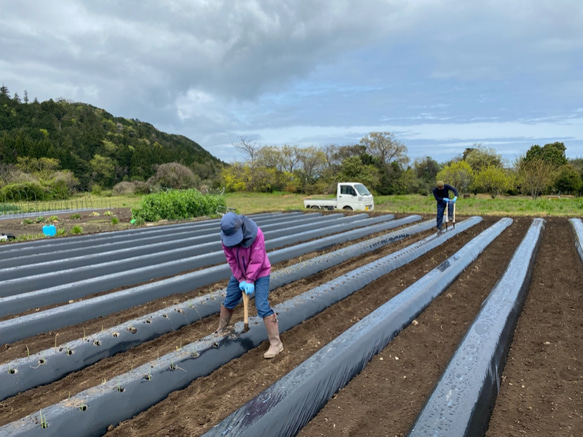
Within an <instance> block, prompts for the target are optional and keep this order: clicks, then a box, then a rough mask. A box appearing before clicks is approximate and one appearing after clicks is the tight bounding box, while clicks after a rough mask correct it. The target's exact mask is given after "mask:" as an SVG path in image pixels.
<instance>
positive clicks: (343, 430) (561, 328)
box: [0, 209, 583, 437]
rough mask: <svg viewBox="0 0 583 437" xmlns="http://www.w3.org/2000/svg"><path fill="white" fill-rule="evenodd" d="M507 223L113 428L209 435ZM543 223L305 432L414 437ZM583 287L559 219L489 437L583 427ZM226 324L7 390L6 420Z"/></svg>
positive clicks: (24, 346) (126, 315) (68, 335)
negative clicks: (423, 412) (461, 346)
mask: <svg viewBox="0 0 583 437" xmlns="http://www.w3.org/2000/svg"><path fill="white" fill-rule="evenodd" d="M112 212H114V214H115V215H116V216H118V217H124V218H123V219H122V218H120V224H121V225H122V226H125V221H127V223H128V224H127V226H130V225H129V215H128V214H129V210H125V211H124V210H121V209H120V210H116V211H112ZM124 214H125V215H124ZM96 219H99V217H95V216H90V215H88V214H85V215H82V217H81V218H80V219H77V222H76V223H79V222H80V223H82V224H81V225H80V226H82V227H83V229H84V233H86V232H103V231H109V230H113V229H111V228H112V226H113V225H111V223H107V222H106V223H104V222H99V221H97V220H96ZM101 219H103V217H102V216H101ZM498 219H499V218H497V217H484V221H483V222H482V223H480V224H479V225H477V226H474V227H473V228H471V229H470V230H468V231H466V232H464V233H462V234H461V235H459V236H456V237H455V238H452V239H451V240H449V241H448V242H446V243H445V244H443V245H442V246H441V247H439V248H437V249H435V250H433V251H431V252H430V253H428V254H427V255H425V256H423V257H421V258H419V259H418V260H416V261H414V262H412V263H410V264H408V265H406V266H404V267H402V268H400V269H398V270H396V271H394V272H392V273H390V274H388V275H386V276H385V277H383V278H382V279H380V280H378V281H376V282H374V283H372V284H370V285H369V286H367V287H365V288H363V289H362V290H360V291H359V292H357V293H355V294H354V295H353V296H351V297H349V298H348V299H345V300H344V301H342V302H340V303H338V304H336V305H334V306H333V307H331V308H328V309H327V310H325V311H323V312H322V313H320V314H318V315H317V316H316V317H313V318H311V319H309V320H306V321H305V322H304V323H302V324H301V325H299V326H296V327H295V328H293V329H291V330H290V331H287V332H285V333H283V334H282V336H281V338H282V341H283V342H284V345H285V350H284V351H283V352H282V353H281V354H280V355H279V356H278V357H276V358H275V359H273V360H264V359H263V357H262V355H263V352H264V351H265V349H266V348H267V345H266V344H263V345H262V346H260V347H259V348H257V349H256V350H253V351H251V352H249V353H247V354H245V355H243V356H242V357H240V358H239V359H236V360H233V361H231V362H229V363H228V364H226V365H224V366H222V367H221V368H219V369H218V370H217V371H215V372H213V373H212V374H211V375H209V376H207V377H205V378H199V379H197V380H195V381H193V382H192V383H191V384H190V385H189V386H188V387H187V388H185V389H184V390H180V391H176V392H174V393H172V394H170V395H169V396H168V398H167V399H165V400H164V401H162V402H160V403H158V404H156V405H154V406H152V407H151V408H149V409H148V410H146V411H144V412H142V413H140V414H138V415H137V416H136V417H134V418H133V419H131V420H128V421H125V422H123V423H121V424H119V425H118V426H115V427H111V429H110V430H109V431H108V433H107V434H106V435H107V436H198V435H201V434H203V433H205V432H206V431H208V430H209V429H210V428H211V427H212V426H214V425H215V424H217V423H218V422H220V421H221V420H222V419H224V418H225V417H226V416H228V415H229V414H230V413H231V412H233V411H234V410H235V409H237V408H238V407H240V406H242V405H244V404H245V403H246V402H247V401H249V400H251V399H252V398H253V397H255V396H256V395H258V394H259V393H260V392H261V391H263V390H264V389H265V388H266V387H267V386H269V385H270V384H272V383H274V382H275V381H277V380H278V379H279V378H281V377H282V376H283V375H285V374H286V373H288V372H289V371H290V370H291V369H293V368H294V367H296V366H298V365H299V364H300V363H302V362H303V361H304V360H306V359H307V358H308V357H310V356H311V355H312V354H313V353H314V352H316V351H317V350H318V349H320V348H321V347H323V346H324V345H326V344H327V343H328V342H330V341H331V340H333V339H334V338H335V337H337V336H338V335H339V334H340V333H342V332H343V331H345V330H346V329H348V328H349V327H350V326H352V325H353V324H354V323H356V322H358V321H359V320H360V319H362V318H363V317H365V316H366V315H368V314H369V313H370V312H372V311H374V310H375V309H376V308H378V307H379V306H380V305H382V304H384V303H385V302H387V301H388V300H389V299H391V298H392V297H393V296H395V295H396V294H398V293H399V292H401V291H403V290H404V289H405V288H406V287H408V286H409V285H411V284H413V283H414V282H415V281H416V280H418V279H419V278H420V277H421V276H423V275H424V274H426V273H427V272H429V271H430V270H432V269H433V268H435V267H436V266H437V265H439V264H440V263H441V262H443V261H444V260H445V259H447V258H448V257H449V256H451V255H453V254H454V253H455V252H456V251H457V250H459V249H460V248H461V247H463V245H465V244H466V243H467V242H468V241H469V240H471V239H472V238H473V237H475V236H476V235H478V234H479V233H480V232H481V231H483V230H484V229H485V228H487V227H488V226H490V225H492V224H493V223H495V222H496V221H497V220H498ZM12 222H14V223H12ZM531 222H532V219H531V218H527V217H519V218H515V219H514V222H513V224H512V225H511V226H510V227H509V228H508V229H507V230H505V231H504V232H503V233H502V235H501V236H500V237H498V238H497V239H496V240H495V241H494V242H493V243H492V244H491V245H490V246H489V247H488V248H487V249H486V250H485V251H484V253H483V254H482V255H481V256H480V257H479V258H478V259H477V260H476V261H475V262H474V263H472V264H471V265H470V266H469V267H468V268H467V269H466V270H465V271H464V272H463V273H462V275H460V277H459V278H458V280H457V281H455V282H454V283H453V284H452V286H451V287H449V288H448V290H446V292H444V293H443V294H442V295H441V296H439V297H438V298H437V299H435V301H434V302H433V303H432V304H431V305H430V306H429V307H428V308H427V309H426V310H425V311H424V312H423V313H422V314H421V315H420V316H419V318H418V319H417V320H416V323H414V324H412V325H411V326H409V327H408V328H406V329H405V330H403V331H402V332H401V333H400V334H399V335H398V336H397V337H396V338H395V339H394V340H393V341H392V342H391V343H390V344H389V345H388V346H387V347H386V348H385V349H384V350H383V351H382V352H381V353H379V354H378V355H377V356H375V357H374V358H373V359H372V360H371V362H370V363H369V364H368V366H367V367H366V369H365V370H364V371H363V372H362V373H361V374H360V375H358V376H356V377H355V378H354V379H353V380H352V381H351V382H350V383H349V384H348V385H347V386H346V387H345V388H344V389H342V390H340V391H339V392H338V393H337V394H336V395H335V396H334V397H333V399H331V400H330V401H329V402H328V404H327V405H326V406H325V407H324V408H323V409H322V410H321V411H320V412H319V413H318V415H317V416H316V417H314V419H313V420H312V421H311V422H310V423H309V424H308V425H307V426H305V427H304V429H303V430H301V431H300V433H299V435H300V436H306V437H311V436H391V437H393V436H403V435H405V434H406V433H407V431H408V430H409V428H410V427H411V425H412V423H413V421H414V420H415V418H416V416H417V414H418V413H419V411H420V409H421V408H422V406H423V404H424V402H425V400H426V399H427V397H428V396H429V395H430V394H431V391H432V389H433V386H434V384H435V383H436V382H437V380H438V379H439V376H440V375H441V373H442V372H443V370H444V369H445V367H446V366H447V363H448V361H449V359H450V358H451V355H452V354H453V352H454V351H455V349H456V347H457V344H458V343H459V341H460V340H461V338H462V337H463V335H464V334H465V332H466V330H467V328H468V326H469V325H470V324H471V323H472V321H473V319H474V317H475V316H476V314H477V313H478V311H479V309H480V306H481V304H482V302H483V300H484V299H485V298H486V296H487V295H488V293H489V292H490V291H491V289H492V288H493V287H494V286H495V284H496V282H497V281H498V279H499V278H500V277H501V276H502V274H503V273H504V271H505V269H506V266H507V265H508V263H509V261H510V259H511V258H512V255H513V253H514V250H515V249H516V247H517V246H518V245H519V244H520V242H521V241H522V238H523V237H524V235H525V234H526V232H527V230H528V228H529V226H530V224H531ZM26 226H31V225H24V224H22V223H17V222H16V221H0V232H4V233H8V232H10V233H14V234H17V235H18V233H19V232H23V230H24V229H27V228H26ZM115 226H117V225H115ZM85 230H87V231H86V232H85ZM421 237H422V236H418V237H415V238H411V239H407V240H405V241H402V242H399V243H397V244H394V245H390V246H388V247H387V248H384V249H380V250H378V251H376V252H375V253H373V254H370V255H368V256H364V257H359V258H358V259H354V260H351V261H349V262H346V263H344V264H342V265H340V266H337V267H334V268H331V269H329V270H327V271H324V272H321V273H319V274H317V275H314V276H312V277H310V278H307V279H304V280H301V281H297V282H295V283H293V284H289V285H287V286H285V287H281V288H279V289H276V290H274V291H273V292H272V293H271V297H270V302H271V304H272V305H276V304H278V303H280V302H283V301H285V300H287V299H289V298H290V297H292V296H295V295H297V294H300V293H302V292H304V291H306V290H308V289H311V288H313V287H315V286H317V285H319V284H321V283H324V282H327V281H329V280H331V279H333V278H335V277H337V276H338V275H340V274H342V273H344V272H347V271H349V270H352V269H355V268H357V267H359V266H361V265H364V264H366V263H369V262H372V261H374V260H375V259H377V258H379V257H381V256H385V255H387V254H388V253H391V252H394V251H396V250H398V249H400V248H402V247H404V246H406V245H409V244H411V243H412V242H413V241H415V240H416V239H419V238H421ZM72 238H73V237H72ZM0 250H1V246H0ZM293 262H295V260H291V261H289V262H287V263H282V264H278V265H275V266H274V270H276V269H278V268H282V267H283V266H285V265H288V264H291V263H293ZM224 286H225V282H221V283H217V284H214V285H213V286H212V287H211V288H212V289H220V288H222V287H224ZM208 292H209V288H208V287H206V288H205V289H204V290H197V289H194V290H192V291H191V292H190V293H188V294H185V295H179V296H172V297H170V298H166V299H164V300H163V301H162V300H160V301H154V302H150V303H148V304H146V305H142V306H139V307H136V308H132V309H130V310H127V311H123V312H120V313H117V314H114V315H111V316H107V317H103V318H99V319H97V320H93V321H89V322H87V323H84V324H81V325H77V326H73V327H70V328H66V329H62V330H59V331H57V332H49V333H45V334H42V335H39V336H37V337H34V338H29V339H26V340H23V341H21V342H16V343H13V344H10V345H5V346H4V347H2V349H1V350H0V362H6V361H9V360H12V359H15V358H17V357H21V356H26V354H27V353H34V352H37V351H40V350H43V349H47V348H50V347H53V346H54V345H55V342H57V343H59V344H61V343H64V342H66V341H69V340H72V339H75V338H80V337H82V336H83V335H84V334H85V333H87V334H89V333H90V332H97V331H99V330H100V329H101V328H102V327H103V326H105V327H109V326H114V325H116V324H118V323H121V322H123V321H126V320H129V319H131V318H134V317H137V316H139V315H143V314H146V313H149V312H152V311H155V310H157V309H161V308H163V307H164V306H165V305H170V304H173V303H175V302H179V301H183V300H186V299H188V298H190V297H192V296H198V295H200V294H203V293H208ZM582 293H583V267H582V262H581V259H580V258H579V255H578V253H577V251H576V249H575V245H574V236H573V233H572V230H571V228H570V225H569V223H568V220H567V219H566V218H556V217H551V218H547V219H546V227H545V230H544V233H543V239H542V243H541V246H540V249H539V252H538V255H537V258H536V264H535V272H534V274H533V276H532V282H531V287H530V291H529V295H528V298H527V301H526V303H525V306H524V309H523V311H522V313H521V316H520V319H519V323H518V326H517V329H516V332H515V336H514V342H513V344H512V347H511V350H510V353H509V357H508V362H507V364H506V367H505V369H504V374H503V378H502V381H501V386H500V393H499V395H498V398H497V402H496V405H495V408H494V411H493V414H492V419H491V422H490V428H489V430H488V434H487V435H488V436H494V437H498V436H533V437H543V436H544V437H548V436H581V435H583V417H582V416H583V363H582V360H583V330H582V329H581V328H583V318H582V316H581V311H582V308H583V299H582V297H583V296H582ZM252 312H253V311H252ZM241 319H242V311H241V309H239V310H238V311H236V313H235V315H234V320H235V321H237V320H241ZM217 324H218V316H216V317H209V318H206V319H203V320H201V321H199V322H196V323H193V324H192V325H190V326H187V327H185V328H183V329H181V330H179V331H176V332H172V333H169V334H167V335H165V336H163V337H161V338H159V339H156V340H153V341H151V342H148V343H146V344H143V345H141V346H139V347H137V348H135V349H132V350H131V351H128V352H126V353H121V354H118V355H116V356H114V357H111V358H108V359H105V360H102V361H100V362H98V363H96V364H94V365H92V366H90V367H88V368H86V369H83V370H81V371H79V372H75V373H73V374H71V375H68V376H67V377H65V378H63V379H61V380H59V381H56V382H54V383H52V384H48V385H46V386H43V387H38V388H35V389H33V390H29V391H27V392H24V393H21V394H19V395H17V396H14V397H12V398H9V399H6V400H4V401H2V402H0V425H3V424H6V423H9V422H11V421H14V420H17V419H19V418H21V417H23V416H25V415H28V414H31V413H33V412H36V411H38V410H39V409H41V408H45V407H47V406H48V405H51V404H54V403H56V402H60V401H62V400H63V399H66V398H67V397H68V396H71V395H74V394H76V393H78V392H80V391H83V390H85V389H87V388H89V387H91V386H92V385H95V381H101V380H102V379H103V378H104V377H105V378H111V377H112V376H113V375H116V374H121V373H124V372H126V371H129V370H130V369H132V368H135V367H136V366H138V365H140V364H143V363H145V362H148V361H151V360H154V359H156V357H157V356H161V355H163V354H165V353H168V352H171V351H174V350H175V349H176V347H177V346H178V345H185V344H188V343H190V342H193V341H196V340H198V339H200V338H202V337H204V336H206V335H208V334H209V333H210V332H212V331H213V330H214V329H215V328H216V325H217Z"/></svg>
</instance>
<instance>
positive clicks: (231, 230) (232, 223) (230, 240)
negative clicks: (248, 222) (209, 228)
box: [221, 212, 243, 247]
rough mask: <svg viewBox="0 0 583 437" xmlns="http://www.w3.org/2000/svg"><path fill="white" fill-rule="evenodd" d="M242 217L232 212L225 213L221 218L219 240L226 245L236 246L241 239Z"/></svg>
mask: <svg viewBox="0 0 583 437" xmlns="http://www.w3.org/2000/svg"><path fill="white" fill-rule="evenodd" d="M242 227H243V219H242V218H241V217H239V216H238V215H237V214H235V213H234V212H228V213H226V214H225V215H224V216H223V218H222V219H221V240H222V242H223V244H224V245H225V246H227V247H233V246H237V245H238V244H239V243H241V241H243V229H242Z"/></svg>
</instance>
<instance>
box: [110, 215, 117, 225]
mask: <svg viewBox="0 0 583 437" xmlns="http://www.w3.org/2000/svg"><path fill="white" fill-rule="evenodd" d="M118 223H119V219H118V218H117V217H112V218H111V224H112V225H117V224H118Z"/></svg>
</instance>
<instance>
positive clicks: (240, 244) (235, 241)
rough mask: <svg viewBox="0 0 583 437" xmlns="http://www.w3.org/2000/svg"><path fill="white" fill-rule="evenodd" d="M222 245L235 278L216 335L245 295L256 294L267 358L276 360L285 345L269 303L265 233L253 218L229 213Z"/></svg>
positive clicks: (224, 218)
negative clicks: (266, 347) (266, 344)
mask: <svg viewBox="0 0 583 437" xmlns="http://www.w3.org/2000/svg"><path fill="white" fill-rule="evenodd" d="M221 243H222V246H223V252H224V253H225V257H226V258H227V262H228V263H229V267H230V268H231V272H232V275H231V279H230V280H229V284H228V285H227V296H226V297H225V300H224V301H223V303H222V304H221V312H220V316H219V327H218V328H217V330H216V331H215V332H219V331H221V330H222V329H223V328H224V327H225V326H227V325H228V324H229V322H230V321H231V316H232V315H233V312H234V310H235V307H236V306H237V305H238V304H239V302H241V298H242V297H243V293H245V294H247V295H252V294H255V308H257V314H258V315H259V317H261V318H263V323H265V329H266V330H267V337H268V338H269V349H268V350H267V352H265V354H263V357H264V358H273V357H275V356H276V355H277V354H279V353H280V352H281V351H282V350H283V343H282V342H281V340H280V338H279V323H278V321H277V315H276V314H275V312H274V311H273V309H271V307H270V306H269V301H268V299H267V297H268V295H269V277H270V274H271V264H270V262H269V258H267V251H266V250H265V237H264V236H263V232H262V231H261V229H260V228H259V226H257V224H256V223H255V222H254V221H253V220H251V219H250V218H247V217H245V216H244V215H237V214H235V213H233V212H228V213H227V214H225V215H224V216H223V218H222V219H221Z"/></svg>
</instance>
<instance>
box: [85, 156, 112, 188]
mask: <svg viewBox="0 0 583 437" xmlns="http://www.w3.org/2000/svg"><path fill="white" fill-rule="evenodd" d="M89 164H90V165H91V179H92V181H93V183H94V184H98V185H101V186H111V183H112V180H113V174H114V170H115V162H114V161H113V159H111V158H109V157H107V156H101V155H95V156H94V157H93V159H92V160H91V161H90V162H89Z"/></svg>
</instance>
